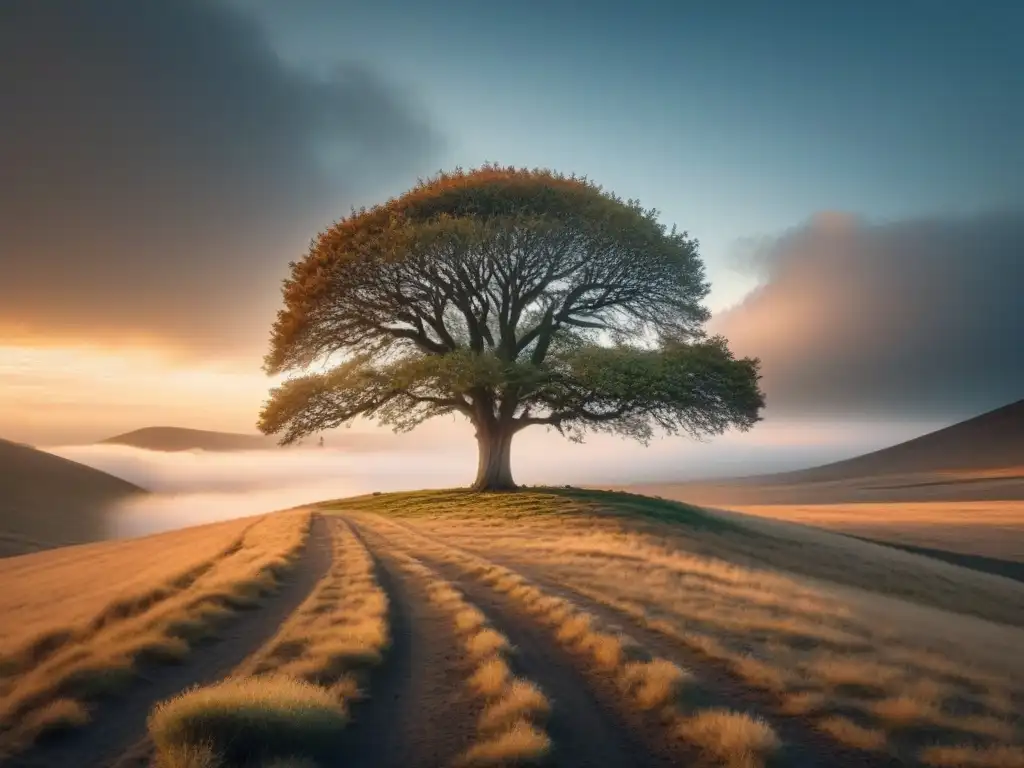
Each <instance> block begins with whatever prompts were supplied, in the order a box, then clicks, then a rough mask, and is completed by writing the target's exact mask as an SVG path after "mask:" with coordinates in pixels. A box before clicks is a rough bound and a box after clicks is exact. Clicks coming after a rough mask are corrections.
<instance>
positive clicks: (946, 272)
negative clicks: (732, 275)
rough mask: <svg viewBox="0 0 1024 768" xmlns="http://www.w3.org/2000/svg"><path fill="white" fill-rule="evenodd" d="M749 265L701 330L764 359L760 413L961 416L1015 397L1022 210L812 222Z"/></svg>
mask: <svg viewBox="0 0 1024 768" xmlns="http://www.w3.org/2000/svg"><path fill="white" fill-rule="evenodd" d="M748 258H749V259H750V261H749V263H748V266H750V267H751V268H755V269H757V270H758V271H759V272H760V274H761V276H762V279H763V282H762V284H761V286H760V287H759V288H758V289H757V290H755V291H754V292H753V293H752V294H750V295H749V296H748V297H747V298H746V299H745V300H744V301H743V302H742V303H741V304H740V305H738V306H737V307H734V308H732V309H730V310H727V311H725V312H723V313H722V314H720V315H718V316H716V317H715V318H713V320H712V323H711V327H712V328H713V330H714V331H716V332H720V333H723V334H725V335H726V336H727V337H728V338H729V339H730V341H731V342H732V347H733V348H734V349H735V350H736V351H737V352H739V353H742V354H747V355H756V356H758V357H760V358H761V359H762V363H763V370H764V375H765V380H764V385H765V391H766V393H767V396H768V413H770V414H774V415H808V416H871V417H896V418H900V417H902V418H915V419H917V418H936V417H938V418H959V417H961V416H967V415H971V414H974V413H978V412H981V411H984V410H987V409H989V408H993V407H997V406H1000V405H1004V404H1006V403H1009V402H1012V401H1014V400H1017V399H1020V398H1021V397H1024V212H1008V213H999V214H991V215H984V216H974V217H962V218H936V219H930V220H917V221H903V222H892V223H883V224H872V223H866V222H863V221H859V220H857V219H855V218H853V217H849V216H845V215H840V214H829V215H821V216H818V217H816V218H814V219H813V220H812V221H811V222H809V223H808V224H807V225H805V226H803V227H800V228H798V229H795V230H793V231H791V232H789V233H786V234H785V235H784V236H782V237H780V238H778V239H776V240H767V241H758V242H756V243H754V244H753V245H752V248H751V252H750V253H748Z"/></svg>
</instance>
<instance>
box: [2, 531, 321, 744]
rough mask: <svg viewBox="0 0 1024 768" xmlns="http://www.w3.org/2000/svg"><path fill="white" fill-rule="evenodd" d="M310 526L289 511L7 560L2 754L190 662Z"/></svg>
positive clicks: (277, 570)
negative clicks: (157, 667)
mask: <svg viewBox="0 0 1024 768" xmlns="http://www.w3.org/2000/svg"><path fill="white" fill-rule="evenodd" d="M309 521H310V515H309V513H308V512H303V511H296V512H289V513H281V514H277V515H267V516H263V517H260V518H255V519H248V520H237V521H232V522H230V523H222V524H216V525H211V526H202V527H199V528H193V529H189V530H187V531H181V532H176V533H173V534H162V535H159V536H152V537H147V538H144V539H139V540H135V541H127V542H117V543H108V544H97V545H89V546H85V547H76V548H74V549H71V550H69V551H68V552H66V553H64V552H60V551H55V552H46V553H42V554H39V555H29V556H26V557H23V558H15V559H14V560H13V561H7V562H4V563H3V564H0V573H3V572H4V571H7V572H8V573H10V574H13V575H14V576H16V580H15V581H13V582H7V581H6V576H5V577H4V578H5V581H4V590H3V594H2V596H0V602H2V603H5V605H4V608H3V610H4V622H3V626H4V635H3V645H2V648H3V657H2V660H0V665H2V667H3V673H4V675H3V679H2V683H0V755H2V754H9V753H12V752H17V751H19V750H21V749H24V748H25V747H27V746H29V745H30V744H31V743H33V741H34V740H35V739H37V738H38V737H39V736H41V735H43V734H44V733H46V732H48V731H50V730H52V729H53V728H66V727H71V726H74V725H81V724H83V723H84V722H86V720H87V713H86V709H85V708H84V707H83V706H82V704H83V703H84V702H88V701H89V700H91V699H94V698H97V697H101V696H105V695H110V694H113V693H116V692H117V691H119V690H121V689H123V688H124V687H125V686H126V685H128V684H130V683H131V682H132V680H133V679H134V677H135V675H136V672H137V668H138V666H139V665H140V664H142V663H175V662H180V661H181V660H183V659H184V658H185V657H186V656H187V655H188V653H189V651H190V650H191V646H192V644H193V643H194V642H196V641H198V640H200V639H202V638H203V637H204V636H205V635H207V634H208V633H209V632H210V631H211V628H213V627H214V625H215V623H216V622H217V621H218V620H220V619H222V618H223V617H224V616H225V615H227V614H229V613H230V612H231V611H232V609H233V608H236V607H244V606H246V605H251V604H254V603H255V602H256V601H258V599H259V598H260V597H261V596H262V595H263V594H266V593H267V592H269V591H270V590H272V589H274V587H275V586H276V583H277V579H278V577H279V576H280V575H281V574H282V573H283V572H284V570H285V569H287V567H288V566H289V564H290V562H291V560H292V558H293V557H294V556H295V555H296V554H297V553H298V551H299V550H300V548H301V547H302V545H303V543H304V542H305V538H306V535H307V533H308V530H309ZM19 561H20V562H19ZM44 609H46V610H48V611H49V613H48V615H47V614H45V613H44V612H43V610H44ZM74 704H77V706H78V708H77V709H73V708H72V705H74ZM72 712H73V713H74V714H73V715H69V713H72Z"/></svg>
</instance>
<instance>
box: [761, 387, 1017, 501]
mask: <svg viewBox="0 0 1024 768" xmlns="http://www.w3.org/2000/svg"><path fill="white" fill-rule="evenodd" d="M1005 467H1021V468H1024V400H1018V401H1017V402H1016V403H1011V404H1010V405H1006V406H1003V407H1002V408H997V409H996V410H994V411H989V412H987V413H983V414H982V415H980V416H975V417H974V418H973V419H968V420H967V421H961V422H959V423H957V424H954V425H952V426H950V427H946V428H944V429H940V430H938V431H936V432H929V433H928V434H926V435H922V436H921V437H915V438H914V439H913V440H908V441H906V442H905V443H899V444H898V445H894V446H891V447H889V448H883V449H881V450H879V451H872V452H871V453H865V454H863V455H862V456H857V457H855V458H852V459H846V460H844V461H836V462H832V463H831V464H823V465H822V466H820V467H812V468H811V469H803V470H799V471H796V472H784V473H779V474H776V475H769V476H767V477H763V478H761V480H762V481H763V480H765V479H768V478H771V479H772V481H773V482H784V483H791V482H820V481H825V480H848V479H852V478H857V477H865V476H868V475H872V476H878V475H903V474H910V473H917V472H935V471H940V470H959V471H966V470H989V469H999V468H1005Z"/></svg>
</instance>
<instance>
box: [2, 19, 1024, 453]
mask: <svg viewBox="0 0 1024 768" xmlns="http://www.w3.org/2000/svg"><path fill="white" fill-rule="evenodd" d="M1021 24H1024V6H1021V5H1020V4H1016V3H1006V2H999V1H997V0H992V1H990V2H965V1H963V2H962V1H960V0H950V2H945V3H934V2H926V1H925V0H905V1H904V2H900V3H891V2H880V1H875V0H869V1H867V2H862V3H856V4H853V3H849V4H839V3H818V2H803V1H800V2H796V1H793V2H784V1H780V2H778V3H760V2H745V1H742V0H741V1H739V2H734V3H730V4H721V3H719V4H713V3H697V2H679V3H661V2H636V3H611V2H604V0H594V1H593V2H587V3H582V2H567V1H563V0H552V1H551V2H543V3H542V2H528V1H524V2H519V3H507V4H490V3H478V2H471V1H470V0H464V1H461V2H443V1H442V0H438V2H433V3H413V2H407V3H400V2H375V3H354V2H331V1H329V0H289V1H288V2H285V1H284V0H177V1H176V2H175V3H138V2H136V1H135V0H32V2H29V0H21V1H18V2H10V3H4V4H3V5H2V6H0V50H2V51H3V52H4V58H5V66H3V67H0V112H2V114H3V115H4V120H2V121H0V168H3V169H4V172H3V173H2V174H0V436H2V437H5V438H8V439H14V440H20V441H25V442H30V443H35V444H44V445H53V444H67V443H74V442H87V441H91V440H95V439H98V438H102V437H105V436H107V435H109V434H111V433H115V432H119V431H124V430H128V429H133V428H137V427H143V426H148V425H152V424H176V425H181V426H191V427H200V428H208V429H224V430H232V431H252V430H253V429H254V423H255V419H256V413H257V411H258V409H259V405H260V403H261V401H262V400H263V398H264V397H265V396H266V392H267V389H268V387H269V386H270V385H271V384H273V383H274V382H273V381H271V380H268V379H267V377H266V376H264V375H263V373H262V372H261V370H260V365H261V362H262V355H263V353H264V352H265V350H266V343H267V339H268V335H269V328H270V324H271V322H272V320H273V317H274V313H275V311H276V309H277V308H278V306H279V303H280V296H279V285H280V281H281V279H282V278H283V277H284V275H285V272H286V269H287V263H288V262H289V261H290V260H292V259H296V258H299V257H301V255H302V254H303V252H304V250H305V248H306V245H307V243H308V241H309V239H310V237H312V236H313V235H315V234H316V232H317V231H319V230H320V229H322V228H324V227H325V226H327V225H328V224H330V223H331V222H332V221H333V220H335V219H337V218H339V217H341V216H343V215H345V214H346V213H347V212H348V211H349V209H350V207H352V206H356V207H358V206H361V205H370V204H373V203H375V202H378V201H382V200H384V199H386V198H387V197H389V196H392V195H397V194H401V192H403V191H404V190H406V189H408V188H409V187H410V186H412V184H414V183H415V181H416V180H417V179H418V178H422V177H427V176H429V175H431V174H433V173H435V172H436V171H438V170H440V169H450V168H453V167H456V166H463V167H467V168H469V167H475V166H478V165H480V164H481V163H483V162H485V161H497V162H500V163H502V164H511V165H517V166H528V167H537V166H541V167H551V168H554V169H556V170H559V171H563V172H566V173H570V172H574V173H577V174H584V175H587V176H588V177H589V178H591V179H593V180H594V181H596V182H598V183H600V184H602V185H603V186H604V187H605V188H607V189H610V190H612V191H614V192H616V193H617V194H619V195H620V196H622V197H626V198H637V199H639V200H640V201H641V202H642V203H643V204H644V205H645V206H648V207H654V208H657V209H658V210H659V211H660V212H661V214H660V215H661V218H662V220H663V221H664V222H665V223H666V224H668V225H672V224H676V225H678V226H679V228H680V229H683V230H686V231H688V232H689V233H690V234H691V235H692V236H694V237H696V238H697V239H698V240H699V241H700V243H701V254H702V256H703V259H704V261H705V264H706V266H707V273H708V278H709V280H710V281H711V284H712V292H711V295H710V296H709V300H708V302H709V307H710V308H711V309H712V311H713V312H714V316H713V318H712V321H711V323H710V328H711V329H712V330H714V331H716V332H722V333H724V334H725V335H726V336H727V337H728V338H729V339H730V340H731V342H732V344H733V347H734V349H735V350H736V351H737V352H738V353H741V354H749V355H756V356H758V357H760V358H761V359H762V361H763V368H764V373H765V379H764V382H763V383H764V388H765V391H766V393H767V396H768V407H767V409H766V411H765V421H764V422H763V423H762V424H761V425H759V426H758V427H756V428H755V429H754V430H753V431H752V432H751V433H749V434H747V435H742V436H729V437H727V438H723V439H722V440H720V441H716V442H714V443H712V444H693V443H690V442H687V441H685V440H676V441H671V442H665V443H659V444H658V446H657V447H656V448H655V449H652V450H653V452H646V453H645V452H644V449H643V448H642V447H639V446H628V445H626V444H623V443H622V442H621V441H618V440H615V439H607V440H595V441H593V442H592V444H591V445H588V446H584V447H582V448H577V447H575V446H573V447H565V448H558V450H559V451H563V453H560V454H559V455H561V456H564V457H565V461H566V462H567V463H568V464H572V463H573V462H584V461H587V462H599V461H600V460H604V458H607V457H609V456H611V457H617V458H622V457H628V461H629V462H632V463H630V464H629V466H631V467H635V468H638V470H639V469H641V468H648V469H649V468H650V467H651V466H654V465H656V466H658V467H659V468H661V469H659V471H662V470H663V471H664V472H672V471H675V469H674V468H677V469H678V471H680V472H683V471H684V470H685V471H687V472H691V473H692V472H697V473H718V471H720V470H721V469H722V468H723V467H724V466H725V464H727V463H729V458H730V457H733V458H735V457H737V456H742V457H744V459H743V460H744V462H748V463H745V464H744V466H745V467H749V468H750V469H751V471H756V470H758V469H764V468H769V467H770V466H771V467H773V466H774V464H773V462H775V463H777V461H778V456H779V455H785V456H786V457H788V458H787V461H790V462H792V463H797V464H799V463H801V462H806V461H811V460H816V459H822V458H830V457H836V458H838V457H839V456H842V455H850V454H852V453H855V452H857V451H858V450H862V449H866V448H869V447H881V446H882V445H884V444H886V443H888V442H891V441H893V440H894V439H902V438H903V437H909V436H912V435H914V434H918V433H920V432H922V431H925V430H926V429H927V428H931V427H934V426H939V425H943V424H947V423H951V422H952V421H955V420H958V419H960V418H963V417H966V416H970V415H972V414H975V413H979V412H981V411H984V410H987V409H990V408H994V407H998V406H1000V405H1003V404H1005V403H1007V402H1010V401H1012V400H1016V399H1019V398H1020V397H1022V396H1024V384H1022V382H1024V345H1022V344H1021V343H1020V339H1021V337H1022V334H1021V333H1020V320H1019V318H1020V317H1024V311H1022V310H1024V306H1022V305H1024V298H1022V296H1024V292H1021V291H1020V290H1019V289H1018V288H1017V286H1019V285H1021V284H1024V280H1022V278H1024V173H1022V172H1021V169H1022V168H1024V141H1022V140H1021V138H1020V137H1021V136H1024V46H1020V45H1019V30H1020V28H1021ZM357 428H358V429H371V428H372V427H371V426H369V425H362V424H361V425H357ZM469 434H470V433H469V431H468V428H465V425H458V424H453V423H450V422H442V423H438V424H431V425H428V426H427V427H425V428H424V432H423V433H422V434H421V436H420V437H419V438H418V439H419V440H421V441H428V442H429V441H430V440H434V441H439V442H441V443H444V442H446V441H455V440H463V439H468V436H469ZM522 438H523V440H526V441H527V442H528V443H529V445H530V446H539V448H538V449H540V448H551V447H553V446H556V445H557V440H558V439H559V438H557V436H552V435H545V434H543V433H542V434H541V435H539V436H534V435H530V436H529V437H527V433H524V434H523V436H522ZM783 447H784V448H783ZM531 450H532V447H531ZM779 451H782V453H781V454H780V453H779ZM730 466H731V464H730Z"/></svg>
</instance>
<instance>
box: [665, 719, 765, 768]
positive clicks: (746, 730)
mask: <svg viewBox="0 0 1024 768" xmlns="http://www.w3.org/2000/svg"><path fill="white" fill-rule="evenodd" d="M676 732H677V734H678V735H679V736H680V738H682V739H684V740H685V741H687V742H689V743H691V744H695V745H697V746H699V747H700V748H701V749H702V750H703V751H704V752H705V753H706V754H711V755H714V756H715V757H716V758H718V760H719V761H720V764H721V765H724V766H727V767H728V768H756V767H757V766H762V765H764V764H765V762H766V760H767V759H768V758H769V757H770V756H771V755H772V754H773V753H774V752H776V751H777V750H778V748H779V746H780V744H779V738H778V736H776V735H775V731H773V730H772V728H771V726H770V725H768V724H767V723H766V722H764V721H763V720H761V719H759V718H756V717H751V716H750V715H746V714H740V713H738V712H731V711H729V710H703V711H701V712H698V713H697V714H695V715H693V716H692V717H688V718H685V719H684V720H682V721H681V722H679V724H678V726H677V730H676Z"/></svg>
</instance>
